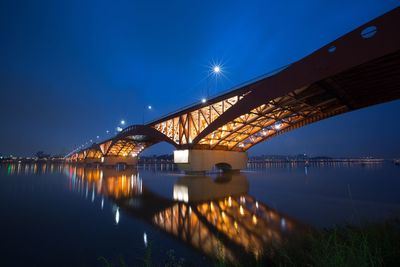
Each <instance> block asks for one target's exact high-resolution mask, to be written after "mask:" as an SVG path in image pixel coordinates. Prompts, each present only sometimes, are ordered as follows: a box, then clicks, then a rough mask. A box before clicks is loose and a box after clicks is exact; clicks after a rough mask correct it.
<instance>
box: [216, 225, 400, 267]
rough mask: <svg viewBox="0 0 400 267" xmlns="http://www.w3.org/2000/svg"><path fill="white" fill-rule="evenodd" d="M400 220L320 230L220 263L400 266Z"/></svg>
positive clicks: (227, 264) (281, 265)
mask: <svg viewBox="0 0 400 267" xmlns="http://www.w3.org/2000/svg"><path fill="white" fill-rule="evenodd" d="M399 255H400V220H399V219H396V220H390V221H386V222H383V223H373V224H372V223H371V224H365V225H362V226H341V227H335V228H332V229H325V230H318V231H315V232H313V233H311V234H310V235H309V236H307V237H306V238H304V239H303V240H301V241H299V242H298V243H286V244H284V245H283V246H280V247H276V248H272V249H268V248H267V249H266V253H265V255H264V257H263V258H261V259H259V260H253V261H248V262H241V263H238V264H230V263H226V262H224V261H223V260H222V259H220V260H219V262H218V263H217V264H216V266H279V267H289V266H290V267H292V266H315V267H330V266H332V267H334V266H341V267H346V266H348V267H350V266H357V267H358V266H371V267H372V266H400V257H399Z"/></svg>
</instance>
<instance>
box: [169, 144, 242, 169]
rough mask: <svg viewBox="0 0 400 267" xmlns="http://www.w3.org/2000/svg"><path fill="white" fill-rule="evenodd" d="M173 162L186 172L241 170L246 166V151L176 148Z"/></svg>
mask: <svg viewBox="0 0 400 267" xmlns="http://www.w3.org/2000/svg"><path fill="white" fill-rule="evenodd" d="M174 162H175V163H176V164H177V166H178V168H179V169H181V170H183V171H185V172H186V173H198V172H206V171H210V170H212V169H213V168H214V167H216V168H218V169H221V170H222V171H233V170H242V169H245V168H246V164H247V153H246V152H237V151H223V150H198V149H189V150H176V151H174Z"/></svg>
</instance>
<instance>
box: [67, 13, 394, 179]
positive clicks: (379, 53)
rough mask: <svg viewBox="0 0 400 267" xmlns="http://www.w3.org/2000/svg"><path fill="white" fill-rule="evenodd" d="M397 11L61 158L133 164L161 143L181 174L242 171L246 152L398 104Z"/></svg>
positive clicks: (106, 163)
mask: <svg viewBox="0 0 400 267" xmlns="http://www.w3.org/2000/svg"><path fill="white" fill-rule="evenodd" d="M398 25H400V8H396V9H394V10H392V11H390V12H388V13H386V14H384V15H382V16H381V17H378V18H376V19H374V20H372V21H370V22H368V23H366V24H364V25H362V26H360V27H358V28H357V29H355V30H353V31H351V32H349V33H347V34H346V35H344V36H342V37H340V38H338V39H337V40H335V41H333V42H331V43H329V44H327V45H325V46H324V47H322V48H320V49H319V50H317V51H315V52H313V53H312V54H310V55H308V56H306V57H305V58H303V59H301V60H299V61H297V62H294V63H293V64H290V65H288V66H286V67H284V68H282V69H280V70H277V71H274V72H273V73H269V74H267V75H265V76H263V77H261V78H259V79H256V80H254V81H252V82H249V83H246V84H244V85H242V86H238V87H237V88H235V89H233V90H231V91H229V92H226V93H223V94H221V95H219V96H216V97H215V98H213V99H209V100H207V101H206V102H205V103H197V104H194V105H192V106H190V107H188V108H184V109H181V110H178V111H176V112H174V113H171V114H168V115H166V116H164V117H162V118H160V119H158V120H155V121H152V122H150V123H148V124H144V125H132V126H129V127H127V128H125V129H123V130H122V131H121V132H120V133H118V134H117V135H116V136H114V137H113V138H111V139H108V140H105V141H103V142H101V143H99V144H94V145H92V146H91V147H88V148H85V149H82V150H80V151H77V152H74V153H73V154H70V155H67V157H66V159H67V161H70V162H84V163H100V164H104V165H115V164H117V163H125V164H128V165H135V164H136V163H137V156H138V155H139V154H140V153H141V152H142V151H143V150H144V149H146V148H148V147H149V146H151V145H154V144H156V143H159V142H167V143H170V144H172V145H173V146H174V147H175V148H176V150H175V151H174V161H175V163H176V164H177V165H178V167H179V168H181V169H182V170H185V171H187V172H203V171H207V170H210V169H212V168H213V167H217V168H220V169H223V170H230V169H234V170H240V169H243V168H245V167H246V162H247V155H246V151H247V150H248V149H249V148H251V147H252V146H254V145H257V144H258V143H260V142H263V141H266V140H269V139H270V138H273V137H274V136H277V135H280V134H283V133H286V132H288V131H291V130H294V129H297V128H299V127H303V126H305V125H308V124H310V123H313V122H316V121H320V120H323V119H326V118H329V117H332V116H335V115H338V114H342V113H345V112H350V111H353V110H357V109H360V108H364V107H368V106H371V105H375V104H379V103H384V102H388V101H392V100H396V99H399V97H400V64H399V63H400V35H399V34H398Z"/></svg>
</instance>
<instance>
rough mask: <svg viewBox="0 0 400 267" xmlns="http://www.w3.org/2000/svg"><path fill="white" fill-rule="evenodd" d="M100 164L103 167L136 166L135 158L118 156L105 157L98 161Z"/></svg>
mask: <svg viewBox="0 0 400 267" xmlns="http://www.w3.org/2000/svg"><path fill="white" fill-rule="evenodd" d="M100 162H101V163H102V164H103V165H105V166H114V165H117V164H126V165H128V166H136V165H137V157H119V156H106V157H103V158H101V159H100Z"/></svg>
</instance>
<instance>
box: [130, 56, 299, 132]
mask: <svg viewBox="0 0 400 267" xmlns="http://www.w3.org/2000/svg"><path fill="white" fill-rule="evenodd" d="M294 63H295V62H293V63H290V64H287V65H284V66H281V67H279V68H276V69H274V70H271V71H269V72H267V73H264V74H261V75H259V76H257V77H255V78H253V79H251V80H247V81H245V82H242V83H239V84H238V85H236V86H234V87H231V88H229V89H226V90H223V91H221V92H218V93H217V94H215V95H212V96H211V97H210V99H207V103H206V104H210V103H212V100H213V99H215V98H218V97H221V96H224V95H227V94H230V93H232V92H235V91H238V90H240V89H243V88H245V87H246V86H248V85H250V84H253V83H255V82H256V81H259V80H263V79H266V78H269V77H272V76H274V75H276V74H278V73H280V72H281V71H283V70H285V69H287V68H288V67H290V65H292V64H294ZM200 104H202V103H199V102H193V103H191V104H188V105H186V106H183V107H181V108H179V109H177V110H175V111H171V112H169V113H167V114H166V115H164V116H162V117H160V118H158V119H154V120H151V121H147V122H145V123H144V124H154V123H155V122H158V121H160V120H162V119H164V118H168V117H170V116H171V115H173V114H176V113H180V112H182V111H184V110H186V109H190V108H192V107H195V106H197V105H200ZM125 129H127V128H125Z"/></svg>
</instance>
